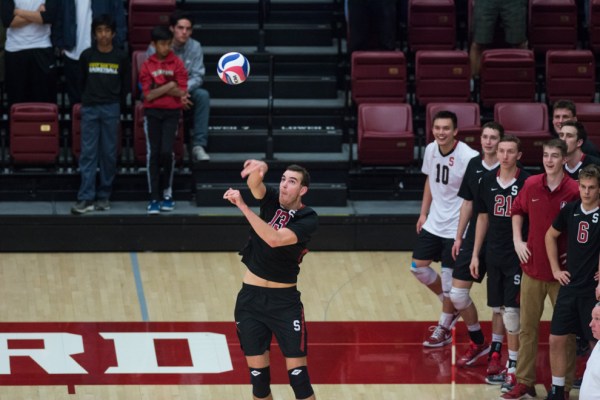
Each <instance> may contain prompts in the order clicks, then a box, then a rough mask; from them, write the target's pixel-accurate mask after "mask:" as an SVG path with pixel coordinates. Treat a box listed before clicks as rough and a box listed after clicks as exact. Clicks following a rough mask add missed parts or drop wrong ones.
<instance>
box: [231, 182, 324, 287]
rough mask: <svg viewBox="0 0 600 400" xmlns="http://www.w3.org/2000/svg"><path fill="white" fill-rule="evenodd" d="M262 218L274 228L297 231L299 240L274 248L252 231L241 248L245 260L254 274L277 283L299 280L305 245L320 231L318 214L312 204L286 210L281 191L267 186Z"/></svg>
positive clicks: (262, 201)
mask: <svg viewBox="0 0 600 400" xmlns="http://www.w3.org/2000/svg"><path fill="white" fill-rule="evenodd" d="M260 218H261V219H262V220H263V221H265V222H267V223H268V224H269V225H270V226H272V227H273V228H274V229H275V230H279V229H281V228H288V229H290V230H291V231H292V232H294V233H295V234H296V237H297V238H298V242H297V243H295V244H292V245H289V246H281V247H271V246H269V245H268V244H267V243H266V242H265V241H264V240H262V239H261V238H260V236H258V235H257V234H256V232H254V229H251V230H250V239H249V240H248V244H247V245H246V247H244V248H243V249H242V251H240V255H241V256H242V262H243V263H244V264H246V266H247V267H248V269H249V270H250V271H251V272H252V273H253V274H255V275H257V276H259V277H261V278H263V279H267V280H269V281H274V282H282V283H296V282H297V280H298V273H299V272H300V263H301V262H302V257H303V256H304V254H306V253H307V251H308V250H307V248H306V245H307V244H308V242H309V240H310V237H311V235H312V234H313V233H314V232H315V231H316V230H317V225H318V217H317V213H316V212H315V211H314V210H313V209H312V208H310V207H306V206H304V207H302V208H301V209H299V210H286V209H285V208H283V207H281V205H280V204H279V191H278V190H277V189H275V188H273V187H270V186H267V192H266V193H265V197H264V198H263V199H261V200H260Z"/></svg>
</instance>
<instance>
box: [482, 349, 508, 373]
mask: <svg viewBox="0 0 600 400" xmlns="http://www.w3.org/2000/svg"><path fill="white" fill-rule="evenodd" d="M503 370H504V367H503V366H502V355H500V353H498V352H496V351H495V352H493V353H492V355H491V356H490V358H489V361H488V366H487V370H486V371H485V373H486V374H487V375H499V374H501V373H502V371H503Z"/></svg>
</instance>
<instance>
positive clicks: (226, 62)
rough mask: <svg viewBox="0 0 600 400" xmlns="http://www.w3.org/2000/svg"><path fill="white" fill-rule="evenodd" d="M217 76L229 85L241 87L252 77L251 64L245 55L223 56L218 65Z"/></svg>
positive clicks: (229, 54)
mask: <svg viewBox="0 0 600 400" xmlns="http://www.w3.org/2000/svg"><path fill="white" fill-rule="evenodd" d="M217 75H219V78H221V80H222V81H223V82H225V83H226V84H228V85H239V84H240V83H243V82H244V81H245V80H246V79H248V75H250V63H249V62H248V59H247V58H246V57H244V55H243V54H240V53H236V52H231V53H227V54H223V55H222V56H221V58H220V59H219V63H218V64H217Z"/></svg>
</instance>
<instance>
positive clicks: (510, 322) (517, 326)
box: [502, 307, 521, 335]
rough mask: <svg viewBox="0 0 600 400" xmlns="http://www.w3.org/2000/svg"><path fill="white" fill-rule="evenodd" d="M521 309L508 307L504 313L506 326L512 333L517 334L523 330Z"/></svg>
mask: <svg viewBox="0 0 600 400" xmlns="http://www.w3.org/2000/svg"><path fill="white" fill-rule="evenodd" d="M520 319H521V310H520V309H519V308H515V307H506V308H505V309H504V314H503V315H502V321H504V327H505V328H506V330H507V331H508V333H510V334H511V335H517V334H518V333H519V331H520V330H521V321H520Z"/></svg>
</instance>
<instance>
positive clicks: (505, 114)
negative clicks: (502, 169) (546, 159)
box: [494, 103, 552, 166]
mask: <svg viewBox="0 0 600 400" xmlns="http://www.w3.org/2000/svg"><path fill="white" fill-rule="evenodd" d="M494 120H495V121H497V122H499V123H500V124H502V126H503V127H504V132H505V133H506V134H512V135H515V136H517V137H518V138H519V139H521V149H522V152H523V155H522V156H521V163H523V165H525V166H539V165H541V164H542V153H543V152H542V147H543V144H544V142H546V141H547V140H549V139H551V138H552V135H551V134H550V131H549V130H548V107H547V106H546V104H544V103H497V104H496V105H495V106H494Z"/></svg>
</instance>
